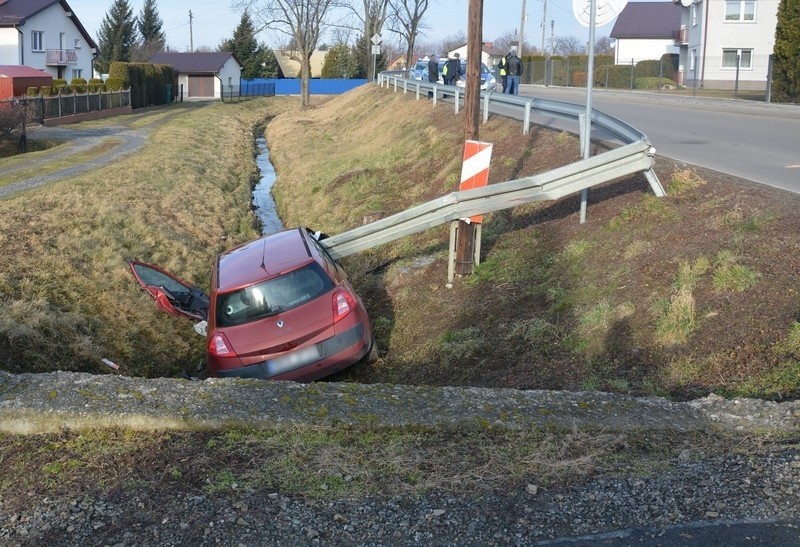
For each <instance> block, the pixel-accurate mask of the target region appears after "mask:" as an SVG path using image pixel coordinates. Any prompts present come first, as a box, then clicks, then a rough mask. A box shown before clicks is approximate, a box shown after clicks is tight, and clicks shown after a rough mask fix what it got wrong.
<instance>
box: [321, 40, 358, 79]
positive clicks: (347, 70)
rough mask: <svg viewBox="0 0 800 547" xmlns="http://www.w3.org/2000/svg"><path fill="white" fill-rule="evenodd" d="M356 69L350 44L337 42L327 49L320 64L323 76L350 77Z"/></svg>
mask: <svg viewBox="0 0 800 547" xmlns="http://www.w3.org/2000/svg"><path fill="white" fill-rule="evenodd" d="M356 71H357V67H356V59H355V56H354V55H353V52H352V51H351V49H350V46H348V45H347V44H339V45H336V46H333V47H331V48H330V49H329V50H328V53H327V55H325V64H324V65H322V77H323V78H352V77H353V76H354V74H355V73H356Z"/></svg>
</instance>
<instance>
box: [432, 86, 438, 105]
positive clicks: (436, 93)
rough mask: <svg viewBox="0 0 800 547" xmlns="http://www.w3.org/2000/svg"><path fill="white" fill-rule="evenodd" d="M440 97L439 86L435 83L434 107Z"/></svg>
mask: <svg viewBox="0 0 800 547" xmlns="http://www.w3.org/2000/svg"><path fill="white" fill-rule="evenodd" d="M438 98H439V86H438V85H436V84H433V107H434V108H436V100H437V99H438Z"/></svg>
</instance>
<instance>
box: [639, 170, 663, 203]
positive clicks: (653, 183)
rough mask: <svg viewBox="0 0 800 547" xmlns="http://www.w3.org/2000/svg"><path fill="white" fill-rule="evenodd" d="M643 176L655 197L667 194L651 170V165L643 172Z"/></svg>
mask: <svg viewBox="0 0 800 547" xmlns="http://www.w3.org/2000/svg"><path fill="white" fill-rule="evenodd" d="M644 176H645V178H646V179H647V182H649V183H650V188H652V190H653V193H654V194H655V195H656V197H659V198H663V197H664V196H666V195H667V192H666V191H665V190H664V187H663V186H661V182H660V181H659V180H658V176H656V173H655V171H653V168H652V167H651V168H650V169H648V170H647V171H645V172H644Z"/></svg>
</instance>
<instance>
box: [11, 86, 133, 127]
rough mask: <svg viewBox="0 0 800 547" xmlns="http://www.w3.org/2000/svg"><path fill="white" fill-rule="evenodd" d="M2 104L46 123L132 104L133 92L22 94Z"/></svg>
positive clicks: (27, 117)
mask: <svg viewBox="0 0 800 547" xmlns="http://www.w3.org/2000/svg"><path fill="white" fill-rule="evenodd" d="M2 104H3V105H4V106H6V105H8V106H10V107H12V108H18V109H20V110H22V111H23V112H24V113H25V118H26V119H27V120H29V122H33V123H44V120H48V119H52V118H63V117H64V116H73V115H75V114H84V113H87V112H98V111H102V110H110V109H112V108H122V107H127V106H131V92H130V90H129V89H126V90H123V91H98V92H94V93H68V94H59V95H53V96H48V97H45V96H43V95H40V96H38V97H30V96H22V97H15V98H14V99H11V100H7V101H2Z"/></svg>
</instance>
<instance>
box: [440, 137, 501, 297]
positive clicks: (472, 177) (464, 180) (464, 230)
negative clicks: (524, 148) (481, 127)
mask: <svg viewBox="0 0 800 547" xmlns="http://www.w3.org/2000/svg"><path fill="white" fill-rule="evenodd" d="M491 159H492V144H491V143H488V142H479V141H466V142H465V143H464V161H463V162H462V164H461V184H460V185H459V187H458V189H459V191H462V192H463V191H465V190H472V189H473V188H481V187H483V186H486V185H487V184H489V163H490V162H491ZM482 222H483V215H474V216H472V217H470V218H462V219H460V220H458V221H454V222H451V223H450V259H449V261H448V267H447V286H448V288H449V287H452V286H453V279H454V278H455V274H456V273H458V274H459V275H469V274H471V273H472V267H473V265H477V264H480V255H481V244H480V241H481V223H482Z"/></svg>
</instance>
